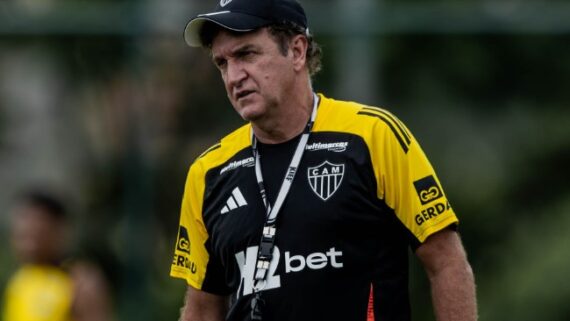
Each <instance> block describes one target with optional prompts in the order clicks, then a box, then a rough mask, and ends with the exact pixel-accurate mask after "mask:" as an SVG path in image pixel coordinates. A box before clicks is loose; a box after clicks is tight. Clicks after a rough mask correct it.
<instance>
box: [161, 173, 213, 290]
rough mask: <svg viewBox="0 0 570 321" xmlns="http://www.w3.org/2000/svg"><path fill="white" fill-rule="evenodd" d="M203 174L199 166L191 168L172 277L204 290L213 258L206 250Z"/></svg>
mask: <svg viewBox="0 0 570 321" xmlns="http://www.w3.org/2000/svg"><path fill="white" fill-rule="evenodd" d="M203 195H204V175H203V174H202V171H201V168H200V166H199V164H198V163H194V164H193V165H192V166H191V167H190V171H189V173H188V177H187V179H186V185H185V188H184V196H183V198H182V206H181V210H180V224H179V226H178V234H177V237H176V245H175V248H174V256H173V260H172V265H171V269H170V276H172V277H175V278H181V279H184V280H186V282H187V283H188V284H189V285H191V286H192V287H194V288H196V289H199V290H201V289H202V286H203V283H204V279H205V277H206V270H207V267H208V261H209V260H210V255H209V253H208V251H207V249H206V241H207V239H208V232H207V230H206V227H205V225H204V221H203V219H202V202H203Z"/></svg>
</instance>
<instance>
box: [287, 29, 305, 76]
mask: <svg viewBox="0 0 570 321" xmlns="http://www.w3.org/2000/svg"><path fill="white" fill-rule="evenodd" d="M289 48H290V50H291V52H292V54H293V68H294V69H295V71H301V70H302V69H303V68H305V67H306V65H307V49H308V48H309V42H308V40H307V37H305V36H303V35H296V36H294V37H293V38H292V39H291V42H290V44H289Z"/></svg>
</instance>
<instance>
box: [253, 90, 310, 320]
mask: <svg viewBox="0 0 570 321" xmlns="http://www.w3.org/2000/svg"><path fill="white" fill-rule="evenodd" d="M318 103H319V97H318V96H317V95H315V94H313V111H312V112H311V118H310V119H309V121H308V122H307V126H306V127H305V129H304V131H303V135H302V136H301V139H300V140H299V143H298V144H297V148H296V149H295V153H294V154H293V158H292V159H291V163H290V164H289V167H288V168H287V172H286V174H285V177H284V178H283V182H282V183H281V188H280V189H279V194H277V198H276V199H275V204H274V205H273V206H271V204H269V200H268V199H267V193H266V191H265V185H264V181H263V174H262V173H261V157H260V155H259V150H258V149H257V139H256V138H255V135H254V134H253V130H252V132H251V145H252V149H253V157H254V158H255V176H256V178H257V184H258V186H259V193H260V194H261V199H262V200H263V205H264V206H265V210H266V221H265V225H264V226H263V234H262V236H261V241H260V244H259V250H258V252H257V261H256V263H255V273H254V276H253V284H254V286H253V292H254V298H253V300H252V302H251V308H252V311H251V317H252V320H261V306H260V305H262V304H263V301H262V300H261V298H260V291H262V290H263V289H264V288H265V285H266V279H267V271H268V270H269V265H270V263H271V259H272V258H273V247H274V245H275V235H276V233H277V229H276V227H275V222H276V220H277V215H278V214H279V210H281V207H282V206H283V202H285V199H286V198H287V195H288V194H289V191H290V189H291V185H292V184H293V179H294V178H295V174H296V173H297V169H298V168H299V163H301V158H302V157H303V153H304V152H305V147H306V146H307V142H308V141H309V136H310V134H311V130H312V128H313V124H314V123H315V119H316V117H317V105H318Z"/></svg>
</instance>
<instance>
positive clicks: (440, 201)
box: [371, 109, 458, 243]
mask: <svg viewBox="0 0 570 321" xmlns="http://www.w3.org/2000/svg"><path fill="white" fill-rule="evenodd" d="M371 113H374V114H375V115H377V118H378V119H379V120H380V121H378V122H376V124H375V126H374V130H373V134H372V135H373V136H372V137H371V141H372V146H371V149H372V153H371V154H372V158H373V159H372V161H373V164H374V167H375V168H374V170H375V176H376V179H377V184H378V185H377V186H378V197H379V198H381V199H383V200H384V201H385V203H386V204H387V205H388V206H389V207H390V208H392V209H393V210H394V212H395V213H396V215H397V217H398V219H399V220H400V221H401V222H402V223H403V224H404V226H405V227H406V228H407V229H408V230H409V231H410V232H411V233H412V234H413V235H414V236H415V237H416V238H417V240H418V241H419V242H421V243H423V242H424V241H425V240H426V239H427V237H428V236H430V235H431V234H433V233H435V232H438V231H440V230H442V229H444V228H446V227H448V226H449V225H452V224H457V223H458V219H457V217H456V215H455V213H454V211H453V209H452V208H451V205H450V203H449V201H448V199H447V197H446V195H445V193H444V191H443V188H442V186H441V183H440V181H439V179H438V177H437V175H436V173H435V171H434V169H433V167H432V165H431V164H430V162H429V160H428V159H427V157H426V155H425V153H424V152H423V150H422V149H421V147H420V145H419V144H418V142H417V141H416V139H415V138H414V136H413V135H412V134H411V133H410V131H409V130H408V129H407V128H406V126H405V125H404V124H403V123H402V122H401V121H400V120H399V119H397V118H396V117H395V116H393V115H392V114H390V113H388V112H386V111H384V110H382V109H377V111H376V110H374V111H371Z"/></svg>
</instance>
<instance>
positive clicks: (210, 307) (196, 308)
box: [180, 286, 229, 321]
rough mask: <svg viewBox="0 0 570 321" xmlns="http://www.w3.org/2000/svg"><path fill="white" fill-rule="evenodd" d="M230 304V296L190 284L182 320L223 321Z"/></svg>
mask: <svg viewBox="0 0 570 321" xmlns="http://www.w3.org/2000/svg"><path fill="white" fill-rule="evenodd" d="M228 305H229V302H228V297H225V296H219V295H215V294H210V293H207V292H204V291H200V290H196V289H194V288H193V287H191V286H188V290H187V292H186V299H185V303H184V307H183V308H182V311H181V313H182V315H181V317H180V321H223V320H225V316H226V313H227V311H228Z"/></svg>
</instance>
